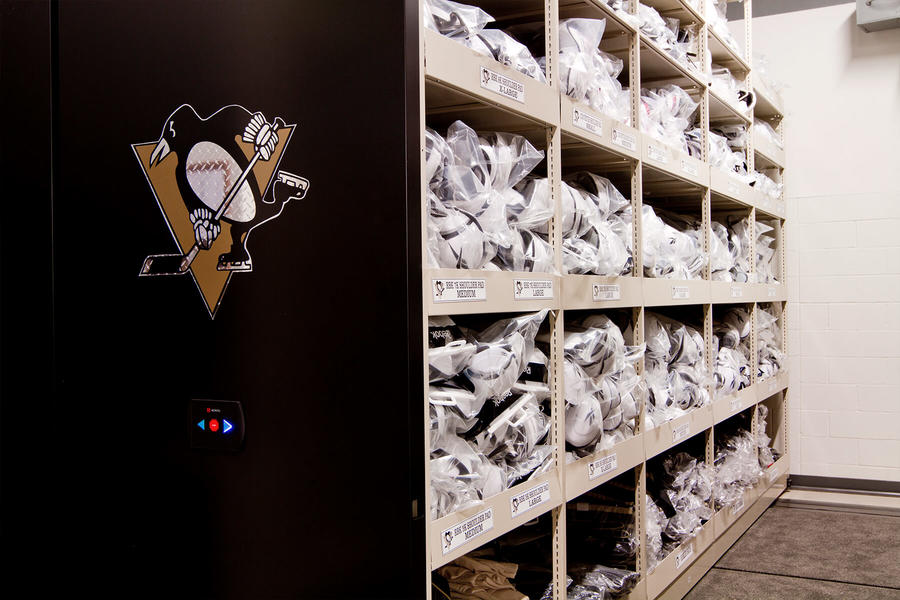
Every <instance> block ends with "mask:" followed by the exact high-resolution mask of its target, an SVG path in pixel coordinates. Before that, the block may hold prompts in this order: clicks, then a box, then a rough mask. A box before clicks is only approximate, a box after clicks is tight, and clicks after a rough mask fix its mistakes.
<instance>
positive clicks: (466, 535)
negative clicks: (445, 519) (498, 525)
mask: <svg viewBox="0 0 900 600" xmlns="http://www.w3.org/2000/svg"><path fill="white" fill-rule="evenodd" d="M493 528H494V509H493V508H489V509H487V510H485V511H483V512H480V513H478V514H477V515H475V516H474V517H471V518H469V519H466V520H465V521H463V522H462V523H457V524H456V525H454V526H453V527H451V528H450V529H445V530H444V531H443V532H441V549H442V550H443V552H444V554H448V553H450V552H453V551H454V550H456V549H457V548H459V547H460V546H462V545H463V544H465V543H467V542H470V541H472V540H474V539H475V538H477V537H478V536H480V535H482V534H484V533H487V532H488V531H490V530H491V529H493Z"/></svg>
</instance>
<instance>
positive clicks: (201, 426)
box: [197, 419, 206, 431]
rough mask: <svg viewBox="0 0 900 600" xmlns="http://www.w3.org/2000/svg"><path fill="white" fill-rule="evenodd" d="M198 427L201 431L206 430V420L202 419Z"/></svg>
mask: <svg viewBox="0 0 900 600" xmlns="http://www.w3.org/2000/svg"><path fill="white" fill-rule="evenodd" d="M197 427H199V428H200V429H203V430H204V431H205V430H206V419H201V420H200V422H199V423H197Z"/></svg>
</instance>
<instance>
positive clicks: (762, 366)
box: [756, 306, 785, 380]
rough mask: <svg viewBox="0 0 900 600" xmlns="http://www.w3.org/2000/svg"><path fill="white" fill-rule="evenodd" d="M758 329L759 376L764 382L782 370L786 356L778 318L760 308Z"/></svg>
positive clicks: (757, 319) (757, 314)
mask: <svg viewBox="0 0 900 600" xmlns="http://www.w3.org/2000/svg"><path fill="white" fill-rule="evenodd" d="M756 327H757V329H758V330H759V340H758V342H757V343H758V344H759V348H758V349H757V350H758V355H759V356H758V361H757V362H758V365H757V376H758V378H759V379H760V380H763V379H768V378H769V377H772V376H773V375H775V374H776V373H778V371H780V370H781V368H782V366H783V365H784V359H785V354H784V351H783V350H782V349H781V328H780V327H779V326H778V317H776V316H775V315H774V314H772V313H771V312H769V311H767V310H766V309H764V308H762V307H761V306H760V307H759V308H758V310H757V311H756Z"/></svg>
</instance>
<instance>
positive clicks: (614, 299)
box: [562, 275, 644, 310]
mask: <svg viewBox="0 0 900 600" xmlns="http://www.w3.org/2000/svg"><path fill="white" fill-rule="evenodd" d="M562 280H563V281H562V298H563V307H564V308H565V309H566V310H588V309H596V310H602V309H605V308H619V307H623V306H641V305H642V304H643V303H644V302H643V300H644V286H643V283H642V280H641V278H640V277H600V276H599V275H563V277H562Z"/></svg>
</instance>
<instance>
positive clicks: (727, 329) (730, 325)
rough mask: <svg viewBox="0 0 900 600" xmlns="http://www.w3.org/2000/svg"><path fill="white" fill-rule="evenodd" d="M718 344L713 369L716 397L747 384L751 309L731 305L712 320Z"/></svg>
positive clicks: (728, 393) (749, 368)
mask: <svg viewBox="0 0 900 600" xmlns="http://www.w3.org/2000/svg"><path fill="white" fill-rule="evenodd" d="M713 334H714V338H713V339H714V340H715V342H716V345H717V347H718V348H717V349H716V365H715V367H714V370H713V377H714V378H715V394H716V397H717V398H722V397H725V396H730V395H732V394H735V393H737V392H738V391H740V390H742V389H744V388H745V387H749V386H750V375H751V365H750V313H749V312H747V310H746V309H744V308H737V307H736V308H731V309H729V310H728V311H727V312H726V313H725V315H724V317H723V318H722V319H721V320H720V321H719V322H717V323H716V324H715V328H714V329H713Z"/></svg>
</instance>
